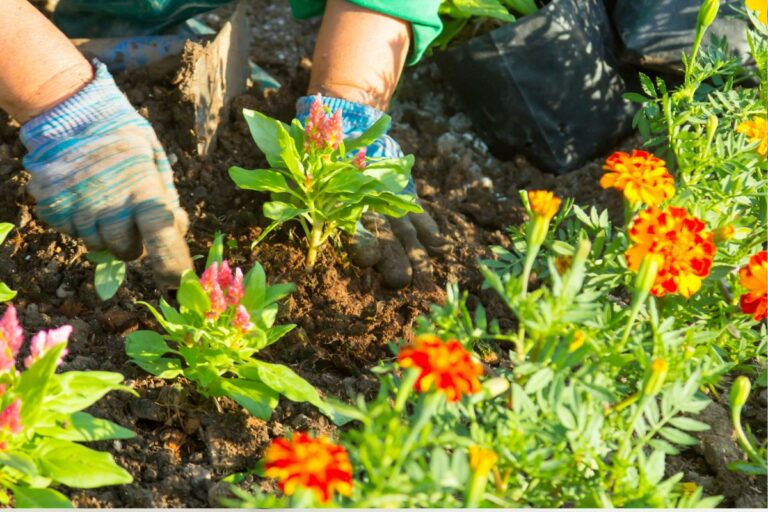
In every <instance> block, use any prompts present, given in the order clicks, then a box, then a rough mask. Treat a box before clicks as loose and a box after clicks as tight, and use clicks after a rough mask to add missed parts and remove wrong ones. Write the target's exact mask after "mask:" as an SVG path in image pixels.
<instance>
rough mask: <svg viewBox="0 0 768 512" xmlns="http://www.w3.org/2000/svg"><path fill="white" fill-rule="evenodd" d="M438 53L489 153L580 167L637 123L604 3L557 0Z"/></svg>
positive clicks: (560, 167)
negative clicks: (624, 94)
mask: <svg viewBox="0 0 768 512" xmlns="http://www.w3.org/2000/svg"><path fill="white" fill-rule="evenodd" d="M435 59H436V60H437V63H438V65H439V67H440V69H441V71H442V73H443V75H444V76H445V77H446V79H447V80H448V81H449V82H450V83H451V84H452V85H453V87H454V88H455V89H456V91H457V92H458V94H459V97H460V98H461V100H462V103H463V104H464V107H465V109H466V111H467V113H468V114H469V116H470V117H471V118H472V120H473V123H474V126H475V129H476V130H477V131H478V132H479V133H480V135H481V136H482V137H483V138H484V139H485V140H486V142H487V143H488V145H489V148H490V150H491V151H492V152H493V153H494V154H496V155H497V156H499V157H501V158H508V157H511V156H512V155H514V154H516V153H522V154H524V155H526V156H527V157H528V159H529V160H531V161H532V162H533V163H535V164H536V165H537V166H539V167H540V168H541V169H543V170H546V171H549V172H554V173H557V174H560V173H564V172H567V171H569V170H573V169H575V168H577V167H579V166H580V165H582V164H583V163H585V162H586V161H587V160H588V159H590V158H592V157H594V156H596V155H597V154H599V153H601V152H605V151H608V150H609V149H610V148H611V147H612V146H613V145H614V144H615V143H616V141H617V140H618V139H619V138H620V137H622V136H624V135H626V134H628V133H629V131H630V129H631V115H632V112H633V107H632V105H631V104H630V103H629V102H627V101H625V100H624V99H623V98H622V94H623V93H624V92H626V90H627V87H626V84H625V81H624V79H623V78H622V76H621V74H620V73H619V61H618V59H617V57H616V53H615V39H614V37H613V33H612V28H611V24H610V20H609V18H608V15H607V13H606V10H605V6H604V5H603V2H602V0H553V1H552V2H551V3H550V4H549V5H547V6H546V7H544V8H542V9H541V10H540V11H539V12H537V13H536V14H534V15H531V16H526V17H524V18H521V19H520V20H518V21H516V22H514V23H510V24H508V25H505V26H504V27H502V28H499V29H497V30H494V31H492V32H489V33H487V34H484V35H482V36H479V37H476V38H474V39H472V40H470V41H469V42H468V43H466V44H464V45H461V46H457V47H454V48H451V49H449V50H448V51H446V52H443V53H438V54H436V55H435Z"/></svg>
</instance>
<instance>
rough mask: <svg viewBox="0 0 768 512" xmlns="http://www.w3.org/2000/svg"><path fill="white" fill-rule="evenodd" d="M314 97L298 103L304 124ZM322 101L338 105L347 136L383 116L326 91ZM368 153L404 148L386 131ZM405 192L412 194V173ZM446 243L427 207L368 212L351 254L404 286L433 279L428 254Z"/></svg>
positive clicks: (390, 154)
mask: <svg viewBox="0 0 768 512" xmlns="http://www.w3.org/2000/svg"><path fill="white" fill-rule="evenodd" d="M314 99H315V98H314V96H304V97H301V98H299V100H298V101H297V102H296V118H297V119H298V120H299V121H301V122H302V123H303V122H304V121H305V119H306V118H307V116H308V115H309V108H310V106H311V104H312V102H313V101H314ZM322 100H323V104H324V105H325V106H327V107H328V108H329V109H330V110H331V112H335V111H336V110H338V109H339V108H340V109H341V113H342V119H343V121H344V138H345V139H347V138H351V137H357V136H358V135H360V134H362V133H363V132H364V131H365V130H367V129H368V128H369V127H370V126H371V125H373V123H375V122H376V121H377V120H378V119H379V118H380V117H381V116H382V115H383V112H381V111H380V110H377V109H375V108H373V107H370V106H367V105H363V104H360V103H355V102H352V101H347V100H343V99H339V98H331V97H326V96H324V97H323V98H322ZM366 156H367V157H370V158H377V157H379V158H398V157H402V156H403V152H402V150H401V149H400V145H399V144H398V143H397V142H396V141H395V140H394V139H393V138H392V137H390V136H389V135H387V134H384V135H382V136H381V137H379V138H378V139H377V140H376V141H375V142H374V143H373V144H371V145H370V146H368V149H367V151H366ZM404 192H407V193H411V194H413V195H414V196H415V195H416V187H415V185H414V183H413V178H411V181H410V182H409V183H408V186H407V187H406V188H405V190H404ZM417 200H418V199H417ZM449 248H450V242H449V241H448V239H446V238H445V237H443V236H442V235H441V234H440V230H439V228H438V227H437V224H436V223H435V221H434V219H432V217H431V216H430V215H429V214H428V213H426V212H424V213H410V214H408V215H406V216H405V217H401V218H399V219H395V218H390V217H385V216H383V215H380V214H378V213H374V212H366V213H364V214H363V218H362V223H358V225H357V232H356V233H355V236H354V237H353V239H352V240H351V241H350V244H349V255H350V258H351V259H352V262H353V263H354V264H355V265H358V266H360V267H370V266H373V265H376V268H377V270H378V271H379V272H381V274H382V276H383V277H384V282H385V283H386V284H387V286H389V287H391V288H402V287H404V286H407V285H408V284H410V283H411V280H412V279H413V278H414V275H416V276H420V278H421V279H424V278H427V279H428V280H429V281H431V276H432V264H431V262H430V260H429V255H433V256H435V255H438V254H443V253H445V252H446V251H447V250H448V249H449Z"/></svg>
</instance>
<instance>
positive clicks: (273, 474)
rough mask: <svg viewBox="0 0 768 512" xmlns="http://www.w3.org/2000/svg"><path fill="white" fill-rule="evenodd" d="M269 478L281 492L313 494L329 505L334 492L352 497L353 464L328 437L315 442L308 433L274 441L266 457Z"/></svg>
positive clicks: (265, 454)
mask: <svg viewBox="0 0 768 512" xmlns="http://www.w3.org/2000/svg"><path fill="white" fill-rule="evenodd" d="M264 462H265V468H266V475H267V476H268V477H269V478H275V479H277V480H278V485H279V486H280V490H282V491H283V492H284V493H285V494H286V495H288V496H291V495H292V494H293V493H295V492H296V489H298V488H299V487H301V488H304V489H310V490H312V491H313V492H314V493H315V495H316V496H317V498H318V499H319V500H320V501H321V502H323V503H327V502H328V501H330V499H331V495H332V494H333V493H334V491H336V492H338V493H339V494H343V495H345V496H348V495H349V494H351V493H352V464H351V463H350V462H349V455H347V450H346V449H344V447H343V446H339V445H337V444H334V443H332V442H331V441H330V440H329V439H328V438H327V437H325V436H319V437H317V438H312V437H310V436H309V435H307V434H306V433H304V432H296V433H294V435H293V437H292V438H291V439H286V438H278V439H273V440H272V444H270V445H269V447H268V448H267V450H266V452H265V453H264Z"/></svg>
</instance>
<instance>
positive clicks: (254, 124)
mask: <svg viewBox="0 0 768 512" xmlns="http://www.w3.org/2000/svg"><path fill="white" fill-rule="evenodd" d="M243 117H245V122H246V123H248V129H249V130H250V131H251V136H252V137H253V140H254V142H256V145H257V146H258V147H259V149H260V150H262V151H263V152H264V155H265V156H266V157H267V162H269V165H271V166H272V167H282V166H283V161H282V159H281V158H280V150H281V148H280V143H279V142H278V140H277V131H278V127H280V126H281V125H282V123H281V122H280V121H278V120H277V119H272V118H271V117H269V116H265V115H264V114H262V113H261V112H256V111H255V110H248V109H244V110H243Z"/></svg>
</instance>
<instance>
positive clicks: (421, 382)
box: [397, 334, 483, 402]
mask: <svg viewBox="0 0 768 512" xmlns="http://www.w3.org/2000/svg"><path fill="white" fill-rule="evenodd" d="M397 361H398V363H400V366H402V367H403V368H418V369H419V370H421V373H420V374H419V377H418V379H417V380H416V385H415V387H416V389H418V390H419V391H421V392H422V393H424V392H427V391H429V390H430V389H432V388H433V387H434V388H436V389H437V390H438V391H439V392H441V393H443V394H444V395H445V396H446V397H447V398H448V400H449V401H451V402H456V401H458V400H460V399H461V397H462V395H471V394H474V393H477V392H478V391H480V389H481V386H480V381H479V380H478V376H480V375H482V374H483V367H482V365H481V364H480V363H478V362H477V361H475V360H474V359H473V358H472V355H471V354H470V353H469V352H467V350H466V349H465V348H464V347H463V346H462V345H461V343H459V342H458V341H457V340H449V341H447V342H444V341H443V340H441V339H440V338H438V337H437V336H433V335H429V334H427V335H422V336H419V337H417V338H416V345H415V346H413V347H406V348H404V349H402V350H401V351H400V354H399V355H398V356H397Z"/></svg>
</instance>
